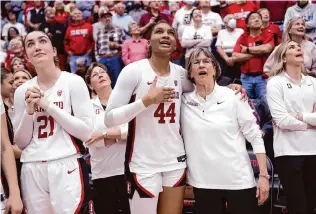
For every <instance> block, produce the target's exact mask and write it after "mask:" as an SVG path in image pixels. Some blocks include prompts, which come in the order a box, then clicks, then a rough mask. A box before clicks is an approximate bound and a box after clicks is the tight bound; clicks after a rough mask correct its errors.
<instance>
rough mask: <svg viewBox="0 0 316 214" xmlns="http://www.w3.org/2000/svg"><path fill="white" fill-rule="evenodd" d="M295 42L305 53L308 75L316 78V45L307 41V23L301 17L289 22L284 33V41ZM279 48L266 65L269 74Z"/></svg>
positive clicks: (265, 70) (266, 71)
mask: <svg viewBox="0 0 316 214" xmlns="http://www.w3.org/2000/svg"><path fill="white" fill-rule="evenodd" d="M289 40H293V41H295V42H297V43H298V44H300V46H301V48H302V51H303V53H304V65H305V68H306V72H307V74H309V75H311V76H314V77H315V76H316V45H315V44H314V43H313V42H311V41H308V40H307V39H306V23H305V20H304V19H303V18H301V17H297V18H293V19H291V20H290V21H289V23H288V25H287V28H286V30H285V32H284V41H289ZM277 49H278V46H277V47H275V49H274V51H273V52H272V53H271V54H270V56H269V58H268V59H267V61H266V63H265V64H264V68H263V70H264V72H265V73H267V74H269V72H270V71H271V70H272V69H273V65H274V63H275V62H276V60H277V59H276V57H275V55H276V50H277Z"/></svg>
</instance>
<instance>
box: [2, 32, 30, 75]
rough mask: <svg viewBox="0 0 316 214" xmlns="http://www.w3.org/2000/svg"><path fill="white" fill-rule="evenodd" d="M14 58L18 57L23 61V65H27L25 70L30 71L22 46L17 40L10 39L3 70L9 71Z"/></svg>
mask: <svg viewBox="0 0 316 214" xmlns="http://www.w3.org/2000/svg"><path fill="white" fill-rule="evenodd" d="M15 57H19V58H21V59H22V60H23V62H24V64H26V65H27V68H28V69H29V70H32V69H31V68H32V67H31V64H30V63H29V62H28V60H27V58H26V56H25V54H24V50H23V46H22V41H21V40H20V39H18V38H15V39H12V40H11V42H10V44H9V50H8V55H7V58H6V60H5V68H6V69H7V70H10V68H11V65H12V64H11V63H12V60H13V59H14V58H15Z"/></svg>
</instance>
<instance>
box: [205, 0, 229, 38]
mask: <svg viewBox="0 0 316 214" xmlns="http://www.w3.org/2000/svg"><path fill="white" fill-rule="evenodd" d="M200 8H201V11H202V20H203V24H204V25H206V26H208V27H210V28H211V29H212V34H213V36H216V35H217V34H218V31H220V30H221V29H222V25H223V24H224V23H223V20H222V18H221V16H220V15H219V14H218V13H214V12H212V11H211V3H210V0H202V1H200Z"/></svg>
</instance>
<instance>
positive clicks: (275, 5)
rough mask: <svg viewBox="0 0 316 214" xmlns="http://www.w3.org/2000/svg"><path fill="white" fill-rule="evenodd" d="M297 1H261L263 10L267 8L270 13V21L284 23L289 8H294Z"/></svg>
mask: <svg viewBox="0 0 316 214" xmlns="http://www.w3.org/2000/svg"><path fill="white" fill-rule="evenodd" d="M295 3H296V1H280V0H279V1H271V0H270V1H267V0H265V1H261V8H267V9H268V10H269V11H270V21H271V22H276V21H283V20H284V14H285V13H286V10H287V8H288V7H290V6H293V5H294V4H295Z"/></svg>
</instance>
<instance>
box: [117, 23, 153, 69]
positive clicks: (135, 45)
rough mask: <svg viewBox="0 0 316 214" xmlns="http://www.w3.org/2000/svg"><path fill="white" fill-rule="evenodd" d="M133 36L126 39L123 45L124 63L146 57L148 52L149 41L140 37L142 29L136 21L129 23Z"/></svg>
mask: <svg viewBox="0 0 316 214" xmlns="http://www.w3.org/2000/svg"><path fill="white" fill-rule="evenodd" d="M129 32H130V34H131V35H132V38H130V39H127V40H125V41H124V43H123V46H122V60H123V62H124V65H128V64H130V63H132V62H135V61H138V60H141V59H145V58H146V56H147V54H148V41H147V40H146V39H143V38H141V37H140V29H139V26H138V25H137V24H136V22H134V23H131V24H130V25H129Z"/></svg>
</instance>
